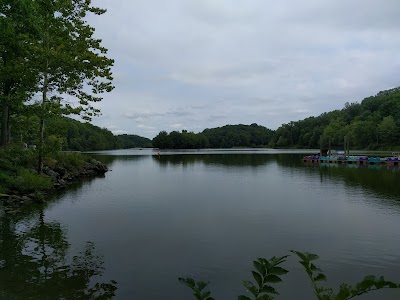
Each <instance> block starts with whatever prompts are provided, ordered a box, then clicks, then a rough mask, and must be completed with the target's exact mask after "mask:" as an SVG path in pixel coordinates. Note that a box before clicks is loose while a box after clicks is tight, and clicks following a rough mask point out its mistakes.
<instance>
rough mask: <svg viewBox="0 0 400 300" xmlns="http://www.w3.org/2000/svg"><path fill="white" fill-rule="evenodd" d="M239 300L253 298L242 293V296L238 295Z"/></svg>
mask: <svg viewBox="0 0 400 300" xmlns="http://www.w3.org/2000/svg"><path fill="white" fill-rule="evenodd" d="M238 300H251V298H249V297H247V296H244V295H240V296H239V297H238Z"/></svg>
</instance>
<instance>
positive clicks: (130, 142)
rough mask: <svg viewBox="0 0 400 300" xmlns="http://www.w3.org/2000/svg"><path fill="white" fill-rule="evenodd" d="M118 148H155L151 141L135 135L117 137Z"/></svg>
mask: <svg viewBox="0 0 400 300" xmlns="http://www.w3.org/2000/svg"><path fill="white" fill-rule="evenodd" d="M116 138H117V148H119V149H128V148H151V147H153V145H152V142H151V140H150V139H148V138H145V137H141V136H138V135H135V134H121V135H117V136H116Z"/></svg>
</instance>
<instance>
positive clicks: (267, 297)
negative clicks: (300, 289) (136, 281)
mask: <svg viewBox="0 0 400 300" xmlns="http://www.w3.org/2000/svg"><path fill="white" fill-rule="evenodd" d="M290 252H292V253H294V254H295V255H297V257H298V258H300V261H299V263H300V264H301V265H302V266H303V267H304V269H305V271H306V273H307V275H308V277H309V279H310V282H311V285H312V287H313V289H314V294H315V296H316V298H317V299H318V300H348V299H352V298H354V297H357V296H360V295H362V294H365V293H368V292H371V291H375V290H380V289H387V288H397V289H398V288H400V284H397V283H394V282H391V281H387V280H385V278H383V277H379V278H377V277H375V276H372V275H370V276H366V277H364V279H363V280H362V281H360V282H359V283H357V284H356V285H355V286H351V285H349V284H346V283H343V284H342V285H341V286H340V287H339V290H338V292H337V293H335V292H334V290H333V289H332V288H327V287H323V286H321V285H320V282H322V281H326V276H325V275H324V274H323V272H322V270H321V269H320V268H318V267H317V266H316V265H315V260H317V259H318V258H319V257H318V255H316V254H312V253H308V252H299V251H293V250H292V251H290ZM287 257H288V256H282V257H275V256H274V257H272V258H271V259H265V258H259V259H257V260H255V261H254V262H253V265H254V268H255V270H254V271H252V275H253V278H254V280H255V283H253V282H251V281H243V285H244V287H245V288H246V290H247V291H248V292H249V293H250V295H249V296H250V297H248V296H246V295H241V296H239V297H238V300H252V299H255V300H272V299H274V295H279V293H278V291H277V290H276V289H275V287H273V285H274V284H276V283H279V282H281V281H282V279H281V276H282V275H285V274H286V273H288V270H286V269H284V268H282V267H281V266H280V265H281V264H283V263H284V262H285V261H286V258H287ZM179 281H180V282H182V283H183V284H185V285H186V286H187V287H189V288H190V289H191V290H192V291H193V295H194V296H195V298H196V299H197V300H214V298H213V297H211V292H210V291H205V289H206V287H207V285H208V283H207V282H204V281H198V282H196V281H195V280H194V279H192V278H190V277H187V278H179Z"/></svg>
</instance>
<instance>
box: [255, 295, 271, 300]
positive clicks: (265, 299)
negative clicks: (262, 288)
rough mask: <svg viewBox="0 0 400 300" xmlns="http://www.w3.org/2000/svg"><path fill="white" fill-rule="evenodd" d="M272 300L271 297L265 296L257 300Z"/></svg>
mask: <svg viewBox="0 0 400 300" xmlns="http://www.w3.org/2000/svg"><path fill="white" fill-rule="evenodd" d="M271 299H272V298H271V296H269V295H267V294H264V295H261V296H258V297H257V299H256V300H271Z"/></svg>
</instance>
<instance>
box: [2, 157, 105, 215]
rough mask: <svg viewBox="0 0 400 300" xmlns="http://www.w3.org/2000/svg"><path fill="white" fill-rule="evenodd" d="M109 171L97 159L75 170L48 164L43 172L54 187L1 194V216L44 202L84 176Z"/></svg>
mask: <svg viewBox="0 0 400 300" xmlns="http://www.w3.org/2000/svg"><path fill="white" fill-rule="evenodd" d="M107 171H108V168H107V166H106V165H105V164H103V163H101V162H100V161H98V160H95V159H92V160H90V161H89V162H85V163H84V164H83V166H81V167H77V168H76V169H75V170H73V171H70V170H67V169H65V168H60V167H55V168H54V169H51V168H49V167H47V166H46V167H44V168H43V173H44V175H45V176H49V177H51V178H52V180H53V188H52V189H50V190H46V191H39V192H33V193H22V192H21V191H12V192H10V193H8V194H0V217H2V216H3V215H4V214H9V215H14V214H17V213H19V212H21V209H22V208H23V207H25V206H27V205H31V204H35V203H36V204H38V203H44V202H45V198H46V195H50V194H52V193H55V192H56V191H58V190H60V189H63V188H65V187H67V186H68V185H70V184H72V183H76V182H78V181H80V180H82V179H84V178H90V177H95V176H99V175H104V174H105V173H106V172H107Z"/></svg>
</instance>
